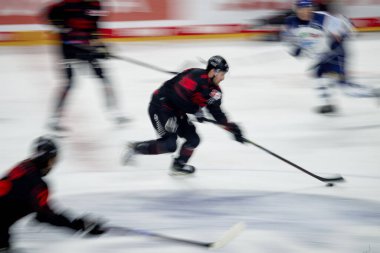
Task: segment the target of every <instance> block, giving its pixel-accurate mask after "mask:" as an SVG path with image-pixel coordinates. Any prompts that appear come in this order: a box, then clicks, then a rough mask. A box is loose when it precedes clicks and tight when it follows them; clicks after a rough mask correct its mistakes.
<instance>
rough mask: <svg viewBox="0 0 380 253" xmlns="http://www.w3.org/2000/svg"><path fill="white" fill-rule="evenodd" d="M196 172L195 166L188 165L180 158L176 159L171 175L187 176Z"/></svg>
mask: <svg viewBox="0 0 380 253" xmlns="http://www.w3.org/2000/svg"><path fill="white" fill-rule="evenodd" d="M194 172H195V167H194V166H192V165H188V164H186V163H184V162H182V161H180V160H178V159H174V162H173V164H172V167H171V168H170V173H169V175H171V176H186V175H192V174H194Z"/></svg>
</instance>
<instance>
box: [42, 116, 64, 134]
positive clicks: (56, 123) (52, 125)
mask: <svg viewBox="0 0 380 253" xmlns="http://www.w3.org/2000/svg"><path fill="white" fill-rule="evenodd" d="M47 127H48V128H49V129H50V130H53V131H57V132H66V131H69V129H68V128H66V127H64V126H62V125H61V124H60V118H59V117H51V118H50V119H49V120H48V123H47Z"/></svg>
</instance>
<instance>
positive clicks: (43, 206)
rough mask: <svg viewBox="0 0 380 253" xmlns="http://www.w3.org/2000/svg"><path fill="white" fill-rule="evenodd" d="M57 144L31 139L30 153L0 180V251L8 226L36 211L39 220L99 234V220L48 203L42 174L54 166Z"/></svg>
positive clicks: (6, 239) (101, 230) (5, 243)
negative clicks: (72, 216) (68, 213)
mask: <svg viewBox="0 0 380 253" xmlns="http://www.w3.org/2000/svg"><path fill="white" fill-rule="evenodd" d="M57 159H58V147H57V145H56V144H55V143H54V141H53V140H52V139H50V138H48V137H39V138H38V139H37V140H36V141H35V142H34V143H33V154H32V155H31V157H30V158H28V159H26V160H24V161H22V162H21V163H19V164H18V165H16V166H15V167H14V168H13V169H11V170H10V171H9V173H8V174H6V175H5V176H4V177H3V178H1V180H0V210H1V212H0V252H1V251H6V250H7V249H9V248H10V235H9V229H10V227H11V226H12V225H13V224H14V223H15V222H16V221H18V220H19V219H21V218H22V217H24V216H26V215H28V214H31V213H35V214H36V219H37V220H38V221H40V222H46V223H50V224H51V225H54V226H62V227H67V228H70V229H72V230H74V231H84V232H86V233H89V234H93V235H98V234H102V233H104V232H105V229H104V228H102V226H101V224H98V223H97V222H94V221H90V220H87V219H86V218H76V219H69V218H68V217H66V216H65V215H63V214H59V213H57V212H56V211H54V210H53V209H52V208H51V207H50V205H49V201H48V199H49V188H48V186H47V184H46V182H45V181H44V180H43V177H44V176H46V175H47V174H48V173H49V172H50V171H51V169H52V168H53V167H54V166H55V164H56V163H57Z"/></svg>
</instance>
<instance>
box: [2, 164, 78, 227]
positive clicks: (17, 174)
mask: <svg viewBox="0 0 380 253" xmlns="http://www.w3.org/2000/svg"><path fill="white" fill-rule="evenodd" d="M48 197H49V189H48V186H47V184H46V182H45V181H44V180H43V179H42V175H41V172H40V170H39V169H38V168H37V166H36V164H35V163H34V162H33V160H29V159H28V160H25V161H23V162H21V163H20V164H18V165H16V166H15V167H14V168H13V169H11V170H10V172H9V173H8V174H7V175H5V176H4V177H3V178H2V179H1V180H0V210H1V212H0V229H2V230H4V229H6V228H8V227H10V226H11V225H12V224H13V223H15V222H16V221H17V220H19V219H20V218H22V217H24V216H26V215H28V214H30V213H36V214H37V219H38V220H39V221H41V222H48V223H50V224H52V225H56V226H65V227H69V228H72V229H78V228H76V227H75V226H74V224H73V223H72V221H70V220H69V219H68V218H66V217H65V216H64V215H62V214H57V213H56V212H54V211H53V210H52V209H51V208H50V206H49V204H48Z"/></svg>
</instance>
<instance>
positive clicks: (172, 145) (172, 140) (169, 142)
mask: <svg viewBox="0 0 380 253" xmlns="http://www.w3.org/2000/svg"><path fill="white" fill-rule="evenodd" d="M165 148H166V150H167V151H168V152H170V153H173V152H175V151H176V150H177V136H175V135H169V136H168V137H167V138H165Z"/></svg>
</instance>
